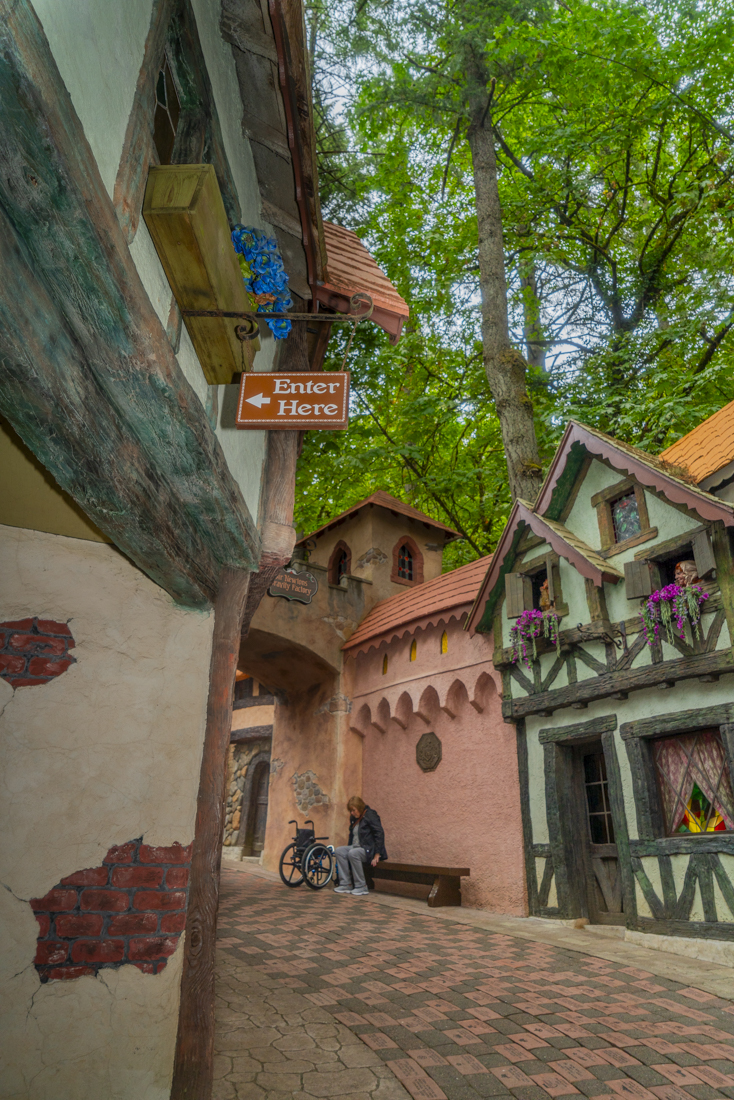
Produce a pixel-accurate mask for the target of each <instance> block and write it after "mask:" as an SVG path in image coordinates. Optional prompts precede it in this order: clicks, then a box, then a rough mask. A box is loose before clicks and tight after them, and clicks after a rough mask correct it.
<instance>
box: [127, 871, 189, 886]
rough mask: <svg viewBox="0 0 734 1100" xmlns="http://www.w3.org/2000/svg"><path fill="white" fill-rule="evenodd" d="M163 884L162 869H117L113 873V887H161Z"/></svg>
mask: <svg viewBox="0 0 734 1100" xmlns="http://www.w3.org/2000/svg"><path fill="white" fill-rule="evenodd" d="M176 870H178V868H176ZM162 882H163V868H162V867H115V868H114V870H113V872H112V885H113V886H160V884H161V883H162ZM169 885H170V884H169Z"/></svg>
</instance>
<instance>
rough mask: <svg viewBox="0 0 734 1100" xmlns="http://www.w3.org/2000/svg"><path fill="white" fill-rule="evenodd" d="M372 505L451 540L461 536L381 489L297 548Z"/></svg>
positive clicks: (307, 536) (324, 526)
mask: <svg viewBox="0 0 734 1100" xmlns="http://www.w3.org/2000/svg"><path fill="white" fill-rule="evenodd" d="M370 504H372V505H375V506H376V507H378V508H386V509H387V510H388V511H389V512H396V513H397V514H398V515H400V516H407V517H408V519H414V520H417V521H418V522H419V523H426V524H428V526H429V527H433V528H435V529H436V530H437V531H445V532H446V533H447V534H448V535H450V536H451V538H457V537H458V536H459V532H458V531H454V529H453V527H447V525H446V524H445V523H441V522H440V521H439V520H437V519H431V517H430V516H427V515H426V514H425V512H419V511H418V509H417V508H412V507H411V506H410V504H403V502H402V500H398V498H397V497H394V496H391V494H390V493H386V492H384V491H383V490H382V489H379V490H378V491H377V492H376V493H373V494H372V496H369V497H366V498H365V499H364V500H360V501H359V503H357V504H353V505H352V507H351V508H347V510H346V512H342V513H341V514H340V515H338V516H334V518H333V519H330V520H329V522H328V523H325V524H324V525H323V527H319V528H317V530H316V531H312V532H311V534H310V535H305V536H304V537H303V538H302V539H300V540H299V541H298V542H297V543H296V546H302V545H303V544H304V543H305V542H306V541H307V540H308V539H314V538H318V537H319V535H323V534H324V532H325V531H329V530H330V529H331V528H332V527H336V525H337V524H338V523H342V522H343V521H344V520H345V519H347V518H348V517H349V516H351V515H353V514H354V513H355V512H359V511H360V509H362V508H366V507H367V506H368V505H370Z"/></svg>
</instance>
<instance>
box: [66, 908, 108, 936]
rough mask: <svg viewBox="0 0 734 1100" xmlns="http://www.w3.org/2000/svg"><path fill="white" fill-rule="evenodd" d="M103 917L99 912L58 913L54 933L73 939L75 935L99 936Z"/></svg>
mask: <svg viewBox="0 0 734 1100" xmlns="http://www.w3.org/2000/svg"><path fill="white" fill-rule="evenodd" d="M103 925H104V917H103V916H102V914H101V913H60V914H59V916H58V917H57V918H56V935H57V936H65V937H67V938H68V939H74V938H75V937H76V936H101V935H102V927H103Z"/></svg>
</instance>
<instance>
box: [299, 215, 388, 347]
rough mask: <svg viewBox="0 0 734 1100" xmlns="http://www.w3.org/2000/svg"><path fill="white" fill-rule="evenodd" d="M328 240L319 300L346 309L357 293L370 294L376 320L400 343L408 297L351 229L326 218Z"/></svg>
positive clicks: (333, 307)
mask: <svg viewBox="0 0 734 1100" xmlns="http://www.w3.org/2000/svg"><path fill="white" fill-rule="evenodd" d="M324 244H325V245H326V271H325V272H324V282H323V283H322V284H321V285H319V286H317V287H316V288H315V292H316V298H317V299H318V301H319V302H321V304H322V305H325V306H328V308H329V309H334V310H337V311H338V312H346V311H347V310H348V308H349V299H350V298H351V297H352V295H353V294H356V293H357V292H358V291H363V292H364V293H366V294H369V295H370V297H371V298H372V301H373V302H374V306H375V308H374V312H373V314H372V320H373V321H375V322H376V323H377V324H378V325H379V326H380V327H381V328H383V329H385V331H386V332H388V333H390V336H391V338H392V342H393V343H394V344H396V343H397V342H398V340H399V339H400V335H401V333H402V330H403V322H404V321H405V319H406V317H407V316H408V314H409V312H410V310H409V309H408V304H407V302H406V301H405V299H404V298H401V296H400V295H399V294H398V292H397V290H396V289H395V287H394V286H393V285H392V283H391V282H390V280H389V279H388V277H387V275H386V274H385V273H384V271H382V270H381V269H380V268H379V267H378V265H377V263H376V261H375V259H374V258H373V257H372V256H371V255H370V253H369V252H368V251H367V249H366V248H365V246H364V245H363V244H362V242H361V241H360V239H359V237H358V236H357V234H356V233H353V232H352V231H351V229H344V228H343V227H342V226H341V225H333V224H332V223H331V222H324Z"/></svg>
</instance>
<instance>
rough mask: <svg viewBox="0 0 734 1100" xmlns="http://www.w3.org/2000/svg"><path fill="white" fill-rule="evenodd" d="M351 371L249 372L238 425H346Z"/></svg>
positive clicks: (242, 384) (242, 385) (244, 380)
mask: <svg viewBox="0 0 734 1100" xmlns="http://www.w3.org/2000/svg"><path fill="white" fill-rule="evenodd" d="M349 377H350V375H349V371H296V372H294V373H293V374H286V373H284V372H281V371H278V372H275V373H272V374H270V373H265V372H264V371H248V372H247V373H246V374H243V375H242V381H241V382H240V397H239V401H238V403H237V421H236V423H237V427H238V428H288V429H301V428H308V429H311V428H331V429H332V430H334V429H338V428H346V427H347V424H348V415H349Z"/></svg>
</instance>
